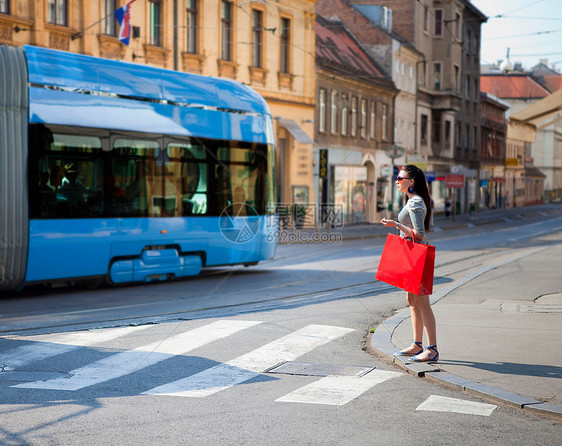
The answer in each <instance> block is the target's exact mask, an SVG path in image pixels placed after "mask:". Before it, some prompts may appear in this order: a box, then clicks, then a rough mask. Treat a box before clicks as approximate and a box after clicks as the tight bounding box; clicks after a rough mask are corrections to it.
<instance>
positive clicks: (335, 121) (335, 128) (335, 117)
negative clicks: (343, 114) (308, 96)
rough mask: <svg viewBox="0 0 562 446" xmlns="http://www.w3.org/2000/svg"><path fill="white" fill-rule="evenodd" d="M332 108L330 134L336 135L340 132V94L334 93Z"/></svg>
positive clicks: (331, 101)
mask: <svg viewBox="0 0 562 446" xmlns="http://www.w3.org/2000/svg"><path fill="white" fill-rule="evenodd" d="M330 107H331V109H330V132H332V134H336V133H337V131H338V93H337V92H335V91H332V96H331V98H330Z"/></svg>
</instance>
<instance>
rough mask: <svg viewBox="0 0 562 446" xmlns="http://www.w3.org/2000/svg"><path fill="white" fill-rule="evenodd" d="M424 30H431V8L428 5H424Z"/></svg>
mask: <svg viewBox="0 0 562 446" xmlns="http://www.w3.org/2000/svg"><path fill="white" fill-rule="evenodd" d="M423 30H424V32H427V31H428V30H429V8H428V7H427V6H424V7H423Z"/></svg>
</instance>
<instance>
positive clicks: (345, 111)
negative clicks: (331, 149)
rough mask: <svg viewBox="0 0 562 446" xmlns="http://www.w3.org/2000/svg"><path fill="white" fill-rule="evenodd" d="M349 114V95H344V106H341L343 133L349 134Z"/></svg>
mask: <svg viewBox="0 0 562 446" xmlns="http://www.w3.org/2000/svg"><path fill="white" fill-rule="evenodd" d="M348 114H349V107H348V102H347V96H342V107H341V134H342V135H344V136H345V135H347V118H348Z"/></svg>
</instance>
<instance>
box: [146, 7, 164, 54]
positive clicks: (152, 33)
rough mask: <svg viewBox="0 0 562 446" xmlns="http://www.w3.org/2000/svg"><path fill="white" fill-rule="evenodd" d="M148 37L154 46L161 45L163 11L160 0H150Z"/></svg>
mask: <svg viewBox="0 0 562 446" xmlns="http://www.w3.org/2000/svg"><path fill="white" fill-rule="evenodd" d="M148 8H149V9H148V12H149V14H148V20H149V23H148V29H149V31H148V37H149V42H148V43H149V44H150V45H153V46H160V44H161V37H160V32H161V28H162V26H161V25H162V23H161V18H162V11H161V9H160V8H161V6H160V0H148Z"/></svg>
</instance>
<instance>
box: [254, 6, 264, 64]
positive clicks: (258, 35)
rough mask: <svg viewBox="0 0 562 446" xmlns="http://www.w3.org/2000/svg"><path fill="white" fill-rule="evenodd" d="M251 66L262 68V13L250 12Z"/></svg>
mask: <svg viewBox="0 0 562 446" xmlns="http://www.w3.org/2000/svg"><path fill="white" fill-rule="evenodd" d="M252 26H253V29H252V65H253V66H254V67H258V68H262V66H263V12H262V11H258V10H257V9H253V10H252Z"/></svg>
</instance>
